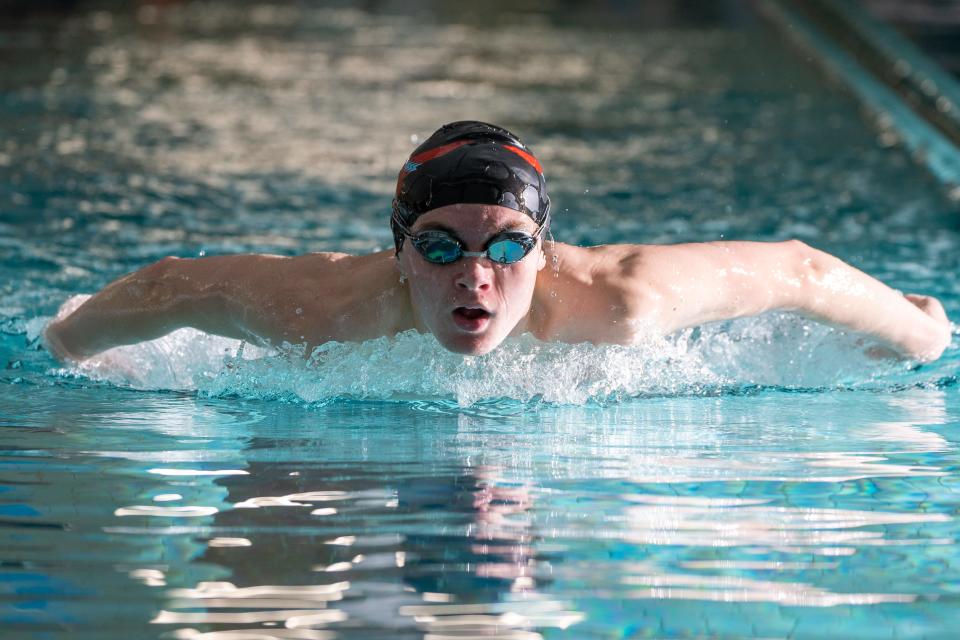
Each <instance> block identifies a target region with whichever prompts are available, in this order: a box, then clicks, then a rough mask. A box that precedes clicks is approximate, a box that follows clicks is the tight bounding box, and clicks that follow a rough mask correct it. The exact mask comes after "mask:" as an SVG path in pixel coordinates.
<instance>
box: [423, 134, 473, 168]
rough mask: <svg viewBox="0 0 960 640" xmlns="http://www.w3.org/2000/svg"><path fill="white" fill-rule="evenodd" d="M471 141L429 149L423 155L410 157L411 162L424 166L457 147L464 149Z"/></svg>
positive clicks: (461, 141)
mask: <svg viewBox="0 0 960 640" xmlns="http://www.w3.org/2000/svg"><path fill="white" fill-rule="evenodd" d="M470 142H472V141H471V140H457V141H456V142H451V143H450V144H445V145H442V146H439V147H435V148H433V149H428V150H426V151H424V152H423V153H418V154H417V155H415V156H411V157H410V162H416V163H417V164H422V163H424V162H427V161H428V160H433V159H434V158H437V157H440V156H442V155H443V154H445V153H449V152H451V151H453V150H454V149H456V148H457V147H462V146H463V145H465V144H469V143H470Z"/></svg>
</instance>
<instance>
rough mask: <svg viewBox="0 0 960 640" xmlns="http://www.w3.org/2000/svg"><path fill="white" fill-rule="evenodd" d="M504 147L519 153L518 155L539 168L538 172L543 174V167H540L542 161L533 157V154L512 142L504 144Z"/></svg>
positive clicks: (535, 167)
mask: <svg viewBox="0 0 960 640" xmlns="http://www.w3.org/2000/svg"><path fill="white" fill-rule="evenodd" d="M503 148H504V149H509V150H510V151H513V152H514V153H515V154H517V155H518V156H520V157H521V158H523V159H524V160H526V161H527V162H529V163H530V166H531V167H533V168H534V169H536V170H537V173H539V174H540V175H543V169H541V168H540V163H539V162H537V159H536V158H534V157H533V154H531V153H527V152H526V151H524V150H523V149H521V148H520V147H515V146H513V145H510V144H505V145H503Z"/></svg>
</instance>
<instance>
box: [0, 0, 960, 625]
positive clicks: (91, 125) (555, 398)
mask: <svg viewBox="0 0 960 640" xmlns="http://www.w3.org/2000/svg"><path fill="white" fill-rule="evenodd" d="M364 6H366V5H357V6H352V5H341V6H338V7H337V8H329V7H328V8H319V7H308V6H287V5H270V4H265V3H264V4H255V3H243V4H238V3H226V2H207V3H194V4H189V5H184V6H178V5H172V6H161V5H144V6H143V7H140V8H139V9H122V10H114V11H112V12H107V11H105V10H103V7H109V5H106V4H104V3H91V4H89V5H86V4H82V3H81V4H79V5H78V6H77V8H75V9H74V10H73V11H71V12H69V13H62V14H54V13H51V14H34V15H32V16H30V17H26V18H23V17H21V18H17V19H10V20H8V21H5V22H3V23H2V24H0V36H2V37H0V53H2V55H0V60H2V62H0V68H2V71H3V72H2V73H0V131H2V132H3V136H2V138H0V243H2V245H3V248H4V257H3V258H2V261H0V290H2V298H0V365H3V367H4V368H3V369H2V370H0V383H2V387H0V628H2V629H3V634H2V635H3V637H4V638H7V637H12V638H68V637H69V638H91V639H94V638H95V639H98V640H100V639H104V638H154V637H156V638H161V637H164V638H208V639H224V638H231V639H236V638H305V639H314V638H431V639H434V640H438V639H440V638H476V637H501V638H517V639H526V638H538V637H543V638H624V637H637V638H681V637H704V638H744V637H751V638H851V637H856V638H898V639H900V638H949V637H952V634H953V630H954V629H956V628H957V625H958V624H960V613H957V612H958V611H960V609H958V608H957V606H956V600H957V594H958V588H957V585H958V584H960V552H958V548H957V543H956V538H957V537H958V535H960V527H958V524H957V515H958V497H960V471H958V468H960V467H958V463H960V456H958V442H960V440H958V436H957V426H958V425H960V395H958V392H957V389H958V385H957V380H958V369H960V350H958V349H957V346H956V340H955V342H954V346H952V347H951V348H950V349H949V350H948V351H947V353H946V354H945V356H944V358H942V359H941V360H940V361H938V362H936V363H933V364H930V365H924V366H920V367H917V366H913V365H911V364H909V363H897V362H878V361H871V360H869V359H867V358H866V357H865V356H864V355H863V350H864V346H865V345H863V344H860V343H859V342H858V340H857V339H856V337H854V336H848V335H844V334H843V333H842V332H837V331H834V330H831V329H828V328H826V327H822V326H818V325H815V324H811V323H809V322H807V321H804V320H803V319H800V318H796V317H791V316H786V315H770V316H764V317H761V318H758V319H752V320H745V321H738V322H735V323H727V324H723V325H719V326H708V327H704V328H703V329H698V330H694V331H689V332H684V333H682V334H680V335H677V336H671V337H669V338H667V339H664V340H662V341H653V342H650V343H648V344H642V345H637V346H636V347H631V348H624V347H590V346H586V345H543V344H538V343H536V342H534V341H532V340H529V339H525V338H524V339H517V340H513V341H510V342H509V343H507V344H505V345H504V346H503V347H502V348H501V349H499V350H497V351H496V352H494V353H493V354H491V355H490V356H488V357H484V358H472V359H470V358H467V359H465V358H462V357H460V356H453V355H451V354H447V353H445V352H443V351H442V350H441V349H440V348H439V347H438V346H437V345H436V343H435V341H433V340H432V338H429V337H424V336H417V335H412V334H405V335H401V336H399V337H397V338H396V339H390V340H387V339H384V340H381V341H374V342H371V343H366V344H363V345H329V346H328V347H327V348H326V349H325V350H324V351H323V353H322V354H320V356H319V357H318V358H317V359H315V360H313V361H310V362H306V363H305V362H303V361H302V360H298V359H297V358H290V357H289V356H288V355H285V354H283V353H273V352H267V351H263V350H258V349H255V348H253V347H250V346H249V345H246V346H241V345H239V344H238V343H235V342H231V341H226V340H222V339H218V338H213V337H209V336H203V335H199V334H196V333H195V332H189V331H185V332H179V333H177V334H174V335H172V336H170V337H168V338H165V339H163V340H160V341H156V342H154V343H150V344H146V345H140V346H136V347H130V348H124V349H121V350H117V351H115V352H112V353H109V354H106V355H105V356H104V357H102V358H97V359H94V360H93V361H91V362H90V363H87V364H85V365H84V366H83V367H80V368H74V369H63V368H61V367H60V366H59V365H58V364H57V363H55V362H54V361H53V360H52V359H51V358H50V357H49V356H48V355H47V354H46V352H45V351H43V350H42V348H40V347H39V345H38V342H37V335H38V332H39V330H40V328H41V327H42V326H43V324H44V322H45V321H46V319H48V318H49V317H50V316H51V315H52V314H53V313H54V312H55V311H56V310H57V308H58V307H59V305H60V304H61V303H63V302H64V301H65V300H67V299H69V298H71V297H72V296H77V295H82V294H89V293H91V292H92V291H94V290H96V289H97V288H98V287H100V286H102V285H103V284H105V283H106V282H108V281H110V280H111V279H113V278H115V277H117V276H119V275H121V274H123V273H126V272H128V271H129V270H132V269H135V268H137V267H139V266H141V265H143V264H145V263H147V262H150V261H152V260H155V259H158V258H160V257H163V256H165V255H168V254H173V255H180V256H197V255H201V254H207V255H210V254H217V253H228V252H237V251H270V252H275V253H282V254H294V253H299V252H303V251H320V250H348V251H358V252H362V251H370V250H374V249H378V248H383V247H386V246H388V244H389V243H390V233H389V230H388V228H387V225H386V216H387V207H388V205H387V203H388V201H389V196H390V193H391V190H392V183H393V180H394V178H395V175H396V170H397V167H399V165H400V163H401V162H402V161H403V159H404V158H405V157H406V155H407V154H408V153H409V151H410V149H411V148H412V147H413V143H414V141H415V136H420V138H422V137H423V136H424V135H427V134H428V133H429V132H430V131H432V129H433V128H435V127H436V126H437V125H438V124H439V123H441V122H445V121H449V120H454V119H460V118H464V117H475V118H480V119H486V120H491V121H494V122H500V123H503V124H504V125H506V126H508V127H510V128H512V129H515V130H516V131H517V132H518V133H520V134H521V135H522V136H523V137H524V138H525V139H527V140H528V141H529V143H530V145H531V146H532V147H533V148H534V149H535V150H536V151H537V153H538V155H539V156H540V157H541V160H542V161H543V163H544V165H545V167H546V169H547V177H548V181H549V184H550V187H551V194H552V197H553V200H554V203H555V206H556V208H557V217H556V221H555V227H554V233H555V236H556V238H557V239H558V240H561V241H567V242H573V243H579V244H588V243H601V242H681V241H695V240H708V239H715V238H718V237H724V238H730V239H734V238H736V239H755V240H778V239H784V238H790V237H798V238H801V239H803V240H805V241H807V242H809V243H810V244H813V245H814V246H817V247H820V248H823V249H826V250H828V251H831V252H834V253H836V254H838V255H840V256H841V257H843V258H845V259H847V260H849V261H851V262H853V263H855V264H856V265H857V266H859V267H861V268H863V269H864V270H866V271H868V272H869V273H871V274H874V275H877V276H879V277H881V278H883V279H884V280H885V281H887V282H889V283H890V284H891V285H893V286H895V287H897V288H899V289H903V290H905V291H916V292H921V293H928V294H933V295H937V296H939V297H940V298H941V299H942V300H943V302H944V304H945V306H946V308H947V311H948V313H949V314H950V315H951V317H953V318H957V317H960V280H958V273H960V269H958V266H960V265H958V261H960V258H958V256H960V234H958V226H957V222H956V221H957V208H958V207H957V204H956V203H955V202H953V201H951V200H950V199H949V198H948V197H947V195H946V194H944V192H943V190H942V189H941V188H940V187H939V186H938V185H937V184H936V183H934V182H933V181H932V180H931V179H929V178H928V177H927V175H926V174H925V173H924V172H923V170H922V169H921V168H920V167H918V166H917V165H916V164H915V163H914V162H913V161H912V159H911V158H909V157H907V155H906V154H905V153H904V152H903V151H902V150H901V149H900V148H899V147H897V146H896V145H895V140H893V139H891V138H890V136H889V134H886V135H884V134H878V133H877V130H876V129H874V128H872V127H871V126H869V124H868V123H866V122H864V120H863V119H862V117H861V113H860V111H859V109H858V107H857V105H856V104H855V103H854V102H853V101H852V100H851V99H850V98H848V97H847V96H846V95H845V94H844V93H843V91H842V90H841V89H840V88H839V87H837V86H835V85H833V84H831V83H830V82H829V81H828V80H825V79H824V78H822V77H821V76H820V75H818V72H817V71H816V68H815V67H813V66H812V65H810V64H809V62H808V61H807V60H805V59H804V58H803V57H802V56H801V55H799V54H796V53H795V52H793V51H792V50H790V49H787V48H785V47H784V45H783V44H782V42H781V39H780V38H779V37H778V36H777V34H775V33H771V32H770V31H769V30H768V27H767V26H766V25H765V24H763V23H762V22H759V21H757V20H756V19H754V17H753V16H752V15H751V14H750V13H749V12H747V11H746V10H745V9H735V8H728V9H727V10H726V11H725V12H724V11H717V12H715V13H711V12H709V11H707V12H705V13H703V14H698V15H697V16H695V17H694V18H690V17H688V16H686V15H684V16H680V15H678V14H671V13H670V11H667V10H665V9H662V10H654V9H646V10H637V11H636V13H631V12H625V13H622V14H617V13H612V12H611V13H609V14H574V15H566V14H563V13H562V12H561V10H560V9H561V8H562V7H561V5H555V6H554V5H550V6H547V7H546V8H544V7H540V8H537V9H532V8H529V9H527V8H524V7H523V6H520V7H517V6H516V5H504V7H502V11H498V12H495V14H496V16H497V17H496V18H493V19H491V18H490V17H489V16H478V15H472V14H470V13H469V12H465V13H459V12H458V11H460V10H457V11H454V10H452V9H450V8H442V9H441V10H437V7H432V6H431V5H429V4H424V5H415V6H413V8H408V9H404V10H403V12H402V13H391V12H382V13H376V12H372V11H370V10H369V9H365V8H364ZM663 6H664V7H667V6H671V5H663ZM398 11H399V10H398ZM611 11H612V10H611Z"/></svg>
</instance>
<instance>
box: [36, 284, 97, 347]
mask: <svg viewBox="0 0 960 640" xmlns="http://www.w3.org/2000/svg"><path fill="white" fill-rule="evenodd" d="M89 298H90V296H84V295H78V296H72V297H70V298H67V300H66V301H65V302H64V303H63V304H62V305H60V308H59V309H58V310H57V314H56V315H55V316H54V317H53V319H52V320H51V321H50V322H49V323H48V324H47V326H46V327H44V329H43V332H42V334H41V336H42V339H41V344H43V346H44V348H45V349H46V350H47V351H49V352H50V355H52V356H53V357H54V358H56V359H57V360H59V361H60V362H63V363H67V362H77V361H79V360H82V358H80V357H78V356H76V355H75V354H74V353H72V352H71V351H70V350H69V349H67V347H66V345H64V344H63V328H64V323H65V321H66V319H67V318H68V317H69V316H70V314H72V313H73V312H74V311H76V309H77V307H79V306H80V305H81V304H83V303H84V302H86V301H87V300H88V299H89Z"/></svg>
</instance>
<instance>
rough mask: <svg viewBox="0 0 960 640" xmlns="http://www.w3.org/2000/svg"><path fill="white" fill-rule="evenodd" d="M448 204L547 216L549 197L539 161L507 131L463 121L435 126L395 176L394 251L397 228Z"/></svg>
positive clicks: (541, 220)
mask: <svg viewBox="0 0 960 640" xmlns="http://www.w3.org/2000/svg"><path fill="white" fill-rule="evenodd" d="M448 204H495V205H500V206H501V207H507V208H508V209H514V210H515V211H520V212H522V213H525V214H527V215H528V216H530V217H531V218H532V219H533V221H534V222H536V223H537V224H538V225H544V224H546V223H547V221H548V219H549V217H550V198H548V197H547V183H546V182H545V181H544V179H543V170H542V169H541V168H540V163H539V162H537V159H536V158H535V157H534V156H533V153H531V152H530V150H529V149H527V147H526V146H525V145H524V144H523V143H522V142H520V139H519V138H517V136H515V135H513V134H512V133H510V132H509V131H507V130H506V129H503V128H501V127H497V126H494V125H492V124H487V123H486V122H477V121H475V120H464V121H461V122H451V123H450V124H445V125H443V126H442V127H440V128H439V129H437V130H436V131H435V132H434V133H433V135H431V136H430V137H429V138H427V140H426V141H425V142H424V143H423V144H421V145H420V146H419V147H417V148H416V149H415V150H414V152H413V153H412V154H410V159H409V160H407V162H406V164H404V165H403V169H401V170H400V175H399V177H398V178H397V194H396V198H394V200H393V216H392V217H391V219H390V228H391V229H393V238H394V242H395V243H396V246H397V251H398V252H399V251H400V247H401V245H402V244H403V238H404V235H403V233H402V231H401V226H402V227H405V228H407V229H409V228H410V227H411V226H412V225H413V223H414V222H416V220H417V218H419V217H420V216H421V215H423V214H424V213H426V212H427V211H431V210H433V209H437V208H439V207H443V206H446V205H448Z"/></svg>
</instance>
